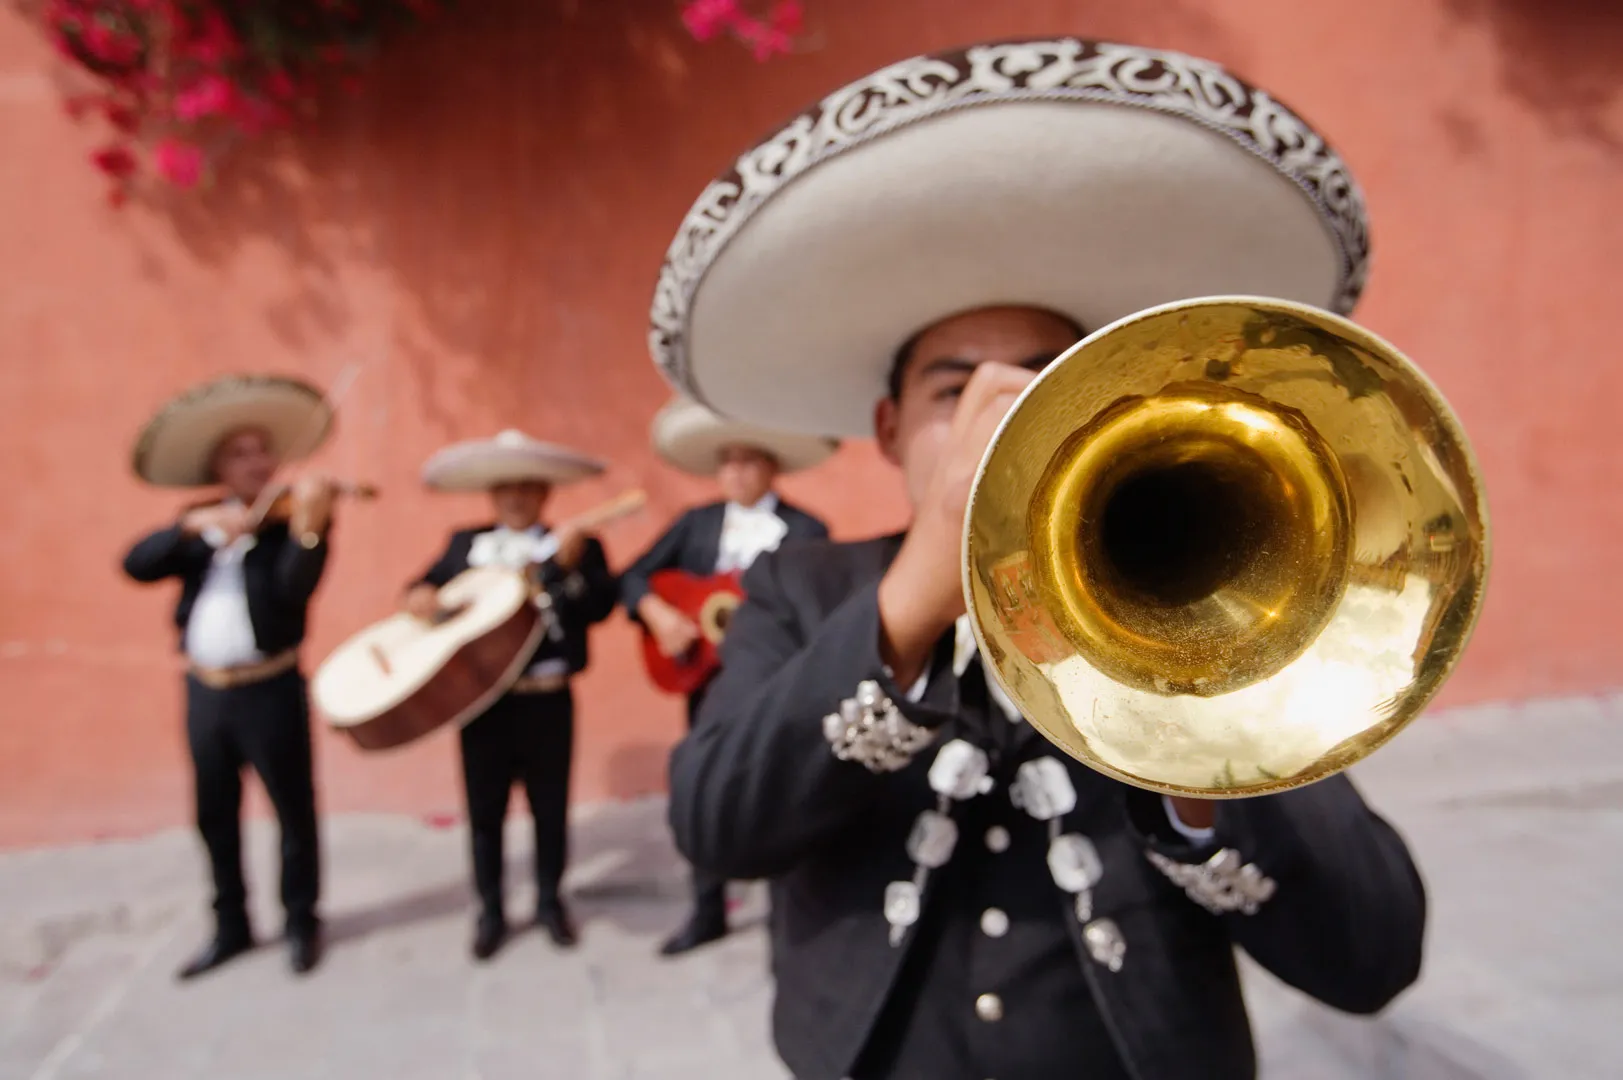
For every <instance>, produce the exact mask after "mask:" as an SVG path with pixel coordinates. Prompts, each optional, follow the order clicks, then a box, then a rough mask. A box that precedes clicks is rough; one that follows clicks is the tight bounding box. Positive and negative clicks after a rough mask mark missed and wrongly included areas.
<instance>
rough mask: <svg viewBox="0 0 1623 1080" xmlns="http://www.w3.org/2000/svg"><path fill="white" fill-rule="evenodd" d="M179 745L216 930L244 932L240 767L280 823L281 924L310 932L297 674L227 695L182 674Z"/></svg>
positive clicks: (314, 841)
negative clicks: (187, 759) (191, 787)
mask: <svg viewBox="0 0 1623 1080" xmlns="http://www.w3.org/2000/svg"><path fill="white" fill-rule="evenodd" d="M186 739H187V742H188V743H190V745H191V752H192V768H193V771H194V774H195V792H196V800H197V830H198V832H200V833H202V834H203V844H204V846H205V847H207V848H208V856H209V865H210V867H211V868H212V870H213V875H214V914H215V918H216V920H217V922H218V927H219V930H220V932H221V933H222V934H226V935H235V934H246V933H247V932H248V909H247V900H248V890H247V887H246V885H245V884H244V882H243V877H242V772H243V768H244V766H252V767H253V770H254V772H256V773H258V774H259V779H260V781H261V782H263V783H264V785H265V791H266V792H267V793H268V794H269V795H270V800H271V803H272V805H273V806H275V808H276V818H277V821H278V822H279V823H280V824H281V830H282V908H283V910H284V911H285V912H286V913H287V928H288V929H290V930H302V929H311V928H313V927H314V926H315V923H316V901H317V899H318V897H319V895H320V891H321V847H320V840H319V838H318V835H317V829H316V789H315V780H314V777H313V775H312V761H311V753H310V707H309V701H308V699H307V698H306V696H305V682H304V676H303V675H302V674H300V673H299V672H298V671H297V670H294V671H289V672H286V673H285V674H282V675H277V676H275V677H273V678H270V679H267V680H265V681H264V682H262V683H254V684H252V685H250V686H239V687H234V688H232V689H230V690H215V689H212V688H210V687H207V686H204V685H203V684H202V683H200V682H198V681H197V680H196V679H195V678H192V677H191V676H187V679H186Z"/></svg>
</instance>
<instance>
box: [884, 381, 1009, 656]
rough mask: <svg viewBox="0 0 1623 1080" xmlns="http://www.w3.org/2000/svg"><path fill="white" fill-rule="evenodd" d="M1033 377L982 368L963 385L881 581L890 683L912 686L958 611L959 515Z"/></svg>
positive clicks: (960, 611)
mask: <svg viewBox="0 0 1623 1080" xmlns="http://www.w3.org/2000/svg"><path fill="white" fill-rule="evenodd" d="M1034 378H1036V375H1035V373H1033V372H1030V371H1027V370H1026V369H1024V368H1017V367H1008V366H1006V365H1003V364H982V365H980V366H979V367H977V368H976V369H975V372H974V374H973V375H971V376H970V378H969V382H968V383H966V384H965V386H964V389H963V394H962V396H961V397H960V398H959V399H958V408H957V409H956V410H955V411H954V413H953V417H952V426H951V428H950V430H949V432H948V435H947V442H946V446H945V447H944V449H943V452H942V455H941V460H940V461H938V462H937V463H936V469H935V473H934V474H933V475H932V476H931V477H930V479H929V481H928V482H927V483H926V485H925V489H924V495H923V498H922V499H921V500H920V502H919V505H918V506H916V507H914V516H913V525H912V528H910V529H909V530H908V533H907V539H906V540H904V541H903V542H902V548H901V550H900V551H899V552H897V554H896V559H895V561H894V562H892V563H891V565H890V569H889V571H887V572H886V574H885V576H884V579H883V580H881V581H880V583H879V623H880V631H881V652H882V655H883V657H884V660H885V663H886V664H888V665H889V666H890V668H891V671H892V672H893V673H894V675H895V679H896V681H897V682H898V683H899V684H900V685H902V686H908V685H910V684H911V683H913V682H914V681H915V680H916V679H917V678H918V677H919V675H920V674H922V673H923V671H924V666H925V664H927V663H928V662H929V658H930V650H931V649H932V648H934V647H935V643H936V639H938V638H939V637H940V636H941V635H942V634H943V633H945V632H946V630H947V628H948V627H950V626H952V624H953V622H954V621H955V620H956V619H957V618H958V616H960V615H962V614H963V613H964V592H963V584H962V581H963V571H962V568H961V567H960V566H959V562H960V561H961V559H962V558H963V555H962V550H963V537H964V513H965V510H966V508H967V506H968V504H969V492H970V489H971V488H972V487H973V486H974V483H975V472H976V470H977V469H979V468H980V464H981V457H982V456H983V455H984V454H985V453H986V446H987V444H988V443H990V442H991V441H992V433H993V432H994V431H996V430H997V426H998V424H1000V423H1002V421H1003V417H1004V416H1005V415H1006V414H1007V413H1008V411H1009V409H1010V407H1011V406H1013V405H1014V400H1015V398H1017V397H1019V396H1020V393H1021V391H1023V390H1025V388H1026V386H1027V384H1028V383H1030V382H1031V380H1032V379H1034Z"/></svg>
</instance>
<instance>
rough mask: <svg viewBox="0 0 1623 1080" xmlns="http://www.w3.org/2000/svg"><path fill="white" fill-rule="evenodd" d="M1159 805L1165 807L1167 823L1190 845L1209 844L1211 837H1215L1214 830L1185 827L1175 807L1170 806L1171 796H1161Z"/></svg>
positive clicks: (1215, 831) (1215, 832)
mask: <svg viewBox="0 0 1623 1080" xmlns="http://www.w3.org/2000/svg"><path fill="white" fill-rule="evenodd" d="M1161 805H1162V806H1164V807H1166V812H1167V821H1168V822H1169V823H1170V824H1171V825H1172V827H1173V828H1174V829H1175V830H1177V832H1178V834H1179V835H1180V836H1182V837H1183V838H1184V839H1185V840H1188V841H1189V842H1190V843H1191V844H1206V843H1210V842H1211V839H1212V837H1214V836H1216V835H1217V830H1216V829H1212V828H1206V829H1197V828H1195V827H1194V826H1192V825H1185V824H1184V823H1183V819H1182V818H1180V817H1179V816H1178V810H1177V807H1175V806H1174V805H1173V804H1172V796H1170V795H1163V796H1161Z"/></svg>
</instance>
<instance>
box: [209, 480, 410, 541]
mask: <svg viewBox="0 0 1623 1080" xmlns="http://www.w3.org/2000/svg"><path fill="white" fill-rule="evenodd" d="M333 495H334V497H335V498H350V499H357V500H362V501H367V500H371V499H375V498H377V497H378V489H377V488H376V487H375V486H374V485H372V484H364V483H350V482H348V481H342V480H340V481H335V482H334V484H333ZM221 505H223V500H219V499H211V500H209V501H207V502H201V503H196V504H194V505H192V506H189V507H187V508H186V509H187V511H188V512H190V511H193V510H208V509H212V508H213V507H216V506H221ZM293 509H294V501H293V485H292V484H289V483H285V482H283V483H273V484H271V485H270V486H269V487H267V488H266V489H265V490H264V491H263V492H261V493H260V496H259V498H258V499H256V500H254V505H253V506H252V507H250V508H249V510H248V514H249V519H248V520H249V521H250V522H251V524H250V525H249V526H248V528H247V530H246V531H247V532H249V533H258V532H259V531H260V530H261V529H263V528H264V527H265V526H267V525H272V524H287V523H289V522H291V520H292V518H293ZM202 535H203V536H204V537H205V539H209V540H210V543H212V544H214V545H215V546H219V545H220V544H222V543H224V542H225V541H226V536H225V534H223V533H220V532H219V531H218V530H217V529H214V528H212V527H211V528H209V529H206V530H204V532H203V534H202Z"/></svg>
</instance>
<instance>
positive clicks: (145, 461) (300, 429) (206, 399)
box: [131, 375, 333, 488]
mask: <svg viewBox="0 0 1623 1080" xmlns="http://www.w3.org/2000/svg"><path fill="white" fill-rule="evenodd" d="M332 423H333V412H332V408H331V406H330V405H329V403H328V402H327V400H326V398H325V397H324V396H323V395H322V393H321V391H320V390H318V389H316V388H315V387H314V386H311V385H309V384H308V383H305V382H301V381H300V380H298V379H292V378H287V377H285V376H279V375H233V376H230V377H228V378H224V379H218V380H216V381H214V382H211V383H206V384H204V385H203V386H199V387H197V388H195V389H193V390H190V391H187V392H186V393H185V394H183V395H181V396H180V397H178V398H175V399H174V400H172V401H170V402H169V403H168V404H166V405H165V406H164V407H163V408H162V409H160V410H159V411H158V413H157V415H156V416H154V417H153V418H152V419H151V420H150V421H148V422H147V424H146V426H145V427H144V428H142V430H141V434H140V436H139V437H138V438H137V439H136V443H135V453H134V455H133V457H132V461H131V465H132V467H133V468H134V470H135V474H136V475H137V476H139V477H140V478H141V479H142V480H145V481H146V482H147V483H149V484H154V485H156V486H158V487H178V488H191V487H204V486H207V485H210V484H213V483H215V482H216V478H215V476H214V473H213V468H212V460H213V457H214V452H215V450H216V449H217V448H218V447H219V445H220V441H221V440H222V439H224V438H225V437H226V436H227V435H230V434H231V433H232V432H234V431H240V430H242V429H244V428H250V427H251V428H258V429H260V430H262V431H264V432H265V433H266V434H267V436H268V438H269V440H270V444H271V450H272V452H273V453H275V454H276V455H277V456H278V457H280V458H281V459H282V460H284V461H293V460H297V459H299V458H302V457H307V456H308V455H310V454H311V453H313V452H314V451H315V450H316V449H317V448H318V447H319V446H320V445H321V444H322V443H323V442H324V441H325V440H326V438H327V436H328V435H329V434H330V433H331V431H332Z"/></svg>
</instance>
